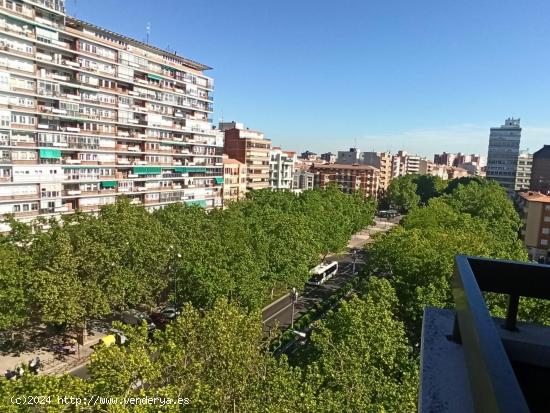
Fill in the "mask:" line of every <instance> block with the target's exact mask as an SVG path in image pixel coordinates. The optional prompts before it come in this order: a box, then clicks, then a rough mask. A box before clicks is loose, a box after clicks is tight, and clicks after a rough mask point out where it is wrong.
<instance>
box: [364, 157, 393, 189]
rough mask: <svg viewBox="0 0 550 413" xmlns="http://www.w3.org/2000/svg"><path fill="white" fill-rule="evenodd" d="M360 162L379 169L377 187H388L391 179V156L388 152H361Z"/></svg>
mask: <svg viewBox="0 0 550 413" xmlns="http://www.w3.org/2000/svg"><path fill="white" fill-rule="evenodd" d="M361 159H362V162H361V163H362V164H364V165H370V166H373V167H375V168H378V169H379V171H380V183H379V189H380V190H381V191H385V190H386V189H388V186H389V184H390V181H391V179H392V161H393V156H392V155H391V154H390V153H389V152H363V153H362V154H361Z"/></svg>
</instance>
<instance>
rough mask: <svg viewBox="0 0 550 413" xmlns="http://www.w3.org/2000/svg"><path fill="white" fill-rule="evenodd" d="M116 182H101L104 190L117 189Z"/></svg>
mask: <svg viewBox="0 0 550 413" xmlns="http://www.w3.org/2000/svg"><path fill="white" fill-rule="evenodd" d="M116 184H117V182H116V181H103V182H101V187H102V188H116Z"/></svg>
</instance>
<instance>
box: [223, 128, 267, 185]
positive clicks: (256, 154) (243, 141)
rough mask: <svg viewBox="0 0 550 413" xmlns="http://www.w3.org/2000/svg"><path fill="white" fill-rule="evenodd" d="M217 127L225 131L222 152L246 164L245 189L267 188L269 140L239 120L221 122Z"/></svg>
mask: <svg viewBox="0 0 550 413" xmlns="http://www.w3.org/2000/svg"><path fill="white" fill-rule="evenodd" d="M219 129H220V130H221V131H223V132H224V133H225V141H224V153H225V154H226V155H228V156H229V157H230V158H232V159H236V160H238V161H240V162H242V163H244V164H245V165H246V168H247V171H246V175H247V176H246V188H247V190H251V189H264V188H269V161H270V153H271V140H269V139H266V138H265V137H264V134H263V133H262V132H258V131H253V130H250V129H248V128H245V127H244V125H243V124H242V123H239V122H225V123H223V122H222V123H220V125H219Z"/></svg>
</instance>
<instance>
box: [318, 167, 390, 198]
mask: <svg viewBox="0 0 550 413" xmlns="http://www.w3.org/2000/svg"><path fill="white" fill-rule="evenodd" d="M310 171H311V172H313V173H314V174H315V185H316V186H318V187H320V188H324V187H325V186H327V185H328V184H330V183H335V184H336V185H337V186H338V188H340V189H341V190H342V191H343V192H345V193H348V194H351V193H354V192H355V191H358V190H361V191H362V192H363V193H364V194H365V196H368V197H373V198H376V197H377V196H378V190H379V185H380V172H379V170H378V169H377V168H374V167H373V166H369V165H345V164H338V163H334V164H314V165H313V166H312V167H311V169H310Z"/></svg>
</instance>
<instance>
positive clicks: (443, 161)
mask: <svg viewBox="0 0 550 413" xmlns="http://www.w3.org/2000/svg"><path fill="white" fill-rule="evenodd" d="M455 159H456V153H447V152H443V153H441V154H438V153H436V154H435V155H434V163H435V164H436V165H445V166H453V165H454V161H455Z"/></svg>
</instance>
